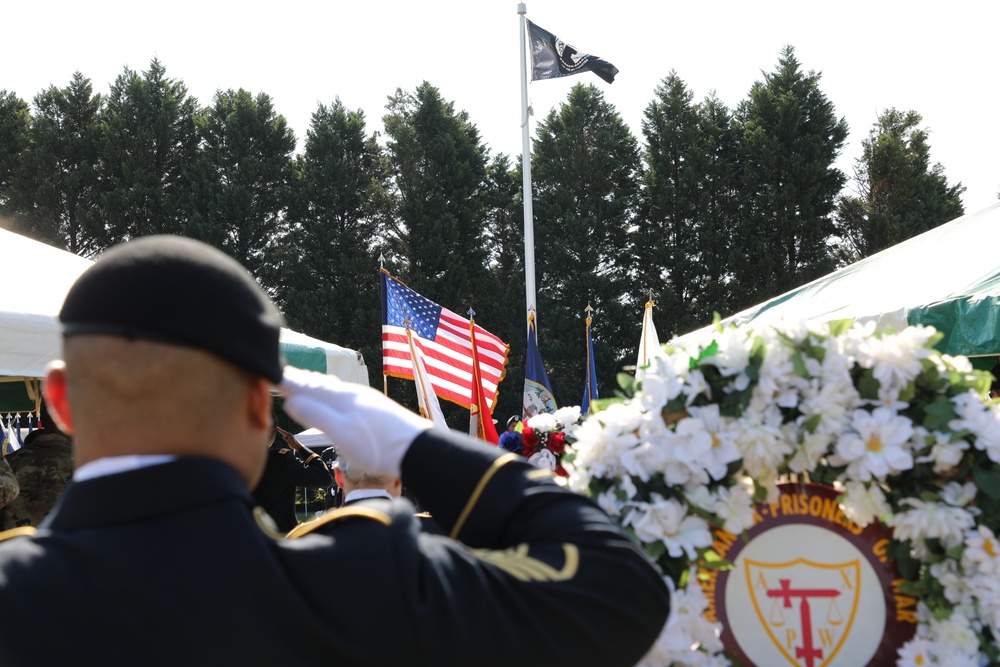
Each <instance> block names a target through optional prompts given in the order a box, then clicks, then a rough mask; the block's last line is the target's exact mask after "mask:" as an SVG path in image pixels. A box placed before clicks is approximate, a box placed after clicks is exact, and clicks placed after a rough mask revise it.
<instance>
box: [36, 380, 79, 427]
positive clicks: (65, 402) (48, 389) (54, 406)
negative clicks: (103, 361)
mask: <svg viewBox="0 0 1000 667" xmlns="http://www.w3.org/2000/svg"><path fill="white" fill-rule="evenodd" d="M42 391H43V393H44V394H45V405H46V407H47V408H48V411H49V416H50V417H52V419H53V420H54V421H55V422H56V426H58V427H59V430H60V431H62V432H63V433H65V434H66V435H70V436H71V435H73V414H72V412H70V407H69V399H68V398H67V391H66V364H64V363H63V362H62V361H53V362H52V363H50V364H49V367H48V369H47V370H46V373H45V384H44V386H43V390H42Z"/></svg>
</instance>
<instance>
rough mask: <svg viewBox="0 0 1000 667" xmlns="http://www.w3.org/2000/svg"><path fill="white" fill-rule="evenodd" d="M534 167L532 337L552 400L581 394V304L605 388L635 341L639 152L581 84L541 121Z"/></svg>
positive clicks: (610, 110) (616, 118)
mask: <svg viewBox="0 0 1000 667" xmlns="http://www.w3.org/2000/svg"><path fill="white" fill-rule="evenodd" d="M537 135H538V138H537V141H536V143H535V151H534V156H533V160H532V180H533V189H534V191H535V195H534V199H533V202H534V205H533V208H534V213H535V215H534V218H535V220H534V230H535V264H536V276H537V292H538V337H539V342H538V344H539V349H540V351H541V353H542V359H543V361H544V362H545V364H546V368H547V370H548V377H549V380H550V381H551V383H552V385H553V386H552V390H553V392H554V393H555V395H556V401H557V403H559V404H560V405H561V404H566V405H576V404H578V403H579V401H580V397H581V396H582V395H583V384H584V377H585V361H584V360H585V358H586V355H585V344H586V324H585V320H586V312H585V308H586V307H587V305H588V304H589V305H591V306H592V307H593V308H594V309H595V312H594V324H593V326H592V329H591V331H592V335H593V340H594V357H595V360H596V362H597V377H598V386H599V387H604V388H605V391H606V390H607V389H608V388H610V387H611V386H616V385H615V384H613V383H614V378H615V374H616V373H617V372H618V371H620V370H621V368H622V366H623V365H624V364H625V363H626V361H627V360H628V359H634V355H635V346H636V345H637V344H638V341H639V334H640V323H641V319H640V318H641V304H640V300H642V299H643V295H642V294H639V293H637V290H636V289H635V277H636V268H635V264H634V244H633V239H632V236H631V234H630V230H631V228H632V227H633V225H634V224H635V217H636V213H637V209H638V205H639V186H640V182H641V178H642V176H641V166H640V160H639V147H638V142H637V141H636V139H635V137H633V136H632V134H631V133H630V131H629V129H628V126H627V125H626V124H625V122H624V121H623V120H622V118H621V116H620V115H619V114H618V112H617V111H616V110H615V109H614V107H613V106H612V105H610V104H609V103H608V102H606V101H605V99H604V96H603V94H602V93H601V92H600V91H599V90H598V89H597V88H596V87H595V86H593V85H582V84H577V85H576V86H574V87H573V88H572V90H571V91H570V93H569V96H568V99H567V101H566V102H565V103H564V104H562V105H561V106H560V107H559V108H558V109H553V110H552V111H551V112H550V113H549V115H548V116H547V117H546V119H545V120H544V121H543V122H541V123H539V126H538V129H537Z"/></svg>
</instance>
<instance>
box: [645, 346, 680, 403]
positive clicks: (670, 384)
mask: <svg viewBox="0 0 1000 667" xmlns="http://www.w3.org/2000/svg"><path fill="white" fill-rule="evenodd" d="M690 360H691V357H690V356H688V355H687V354H683V353H681V352H675V353H674V354H668V353H667V351H666V350H663V349H661V350H660V351H659V352H657V354H656V355H655V356H653V357H651V358H650V360H649V363H650V366H649V368H647V369H646V371H645V373H644V374H643V376H642V381H641V382H640V383H639V392H638V393H637V394H636V397H635V400H637V401H639V403H640V404H641V405H642V406H643V408H644V409H645V410H659V409H660V408H662V407H663V406H664V405H666V404H667V402H668V401H671V400H673V399H675V398H677V397H678V396H680V393H681V390H682V389H683V388H684V376H686V375H687V372H688V369H689V366H690Z"/></svg>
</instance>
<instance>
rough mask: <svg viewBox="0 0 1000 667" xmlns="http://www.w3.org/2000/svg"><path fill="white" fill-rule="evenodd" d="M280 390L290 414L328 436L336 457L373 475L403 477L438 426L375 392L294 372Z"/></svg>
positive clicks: (287, 372) (328, 377)
mask: <svg viewBox="0 0 1000 667" xmlns="http://www.w3.org/2000/svg"><path fill="white" fill-rule="evenodd" d="M281 390H282V392H283V393H284V394H285V396H286V398H285V411H286V412H287V413H288V414H289V415H291V416H292V417H293V418H294V419H295V420H296V421H297V422H299V423H300V424H302V425H303V426H306V427H315V428H318V429H319V430H321V431H323V432H324V433H326V434H327V435H328V436H329V437H330V439H331V441H332V442H333V443H334V444H335V445H336V447H337V452H338V454H339V455H340V456H343V457H344V458H346V459H347V460H348V461H350V462H351V463H354V464H356V465H358V466H360V467H362V468H364V469H365V470H368V471H369V472H372V473H378V474H385V475H392V476H394V477H398V476H399V475H400V466H401V464H402V462H403V456H404V455H405V454H406V450H408V449H409V448H410V443H412V442H413V441H414V439H415V438H416V437H417V436H418V435H420V434H421V433H423V432H424V431H426V430H427V429H429V428H431V427H432V426H433V425H434V424H433V422H431V421H429V420H427V419H424V418H423V417H421V416H420V415H418V414H415V413H413V412H410V411H409V410H407V409H406V408H404V407H403V406H402V405H400V404H399V403H396V402H395V401H394V400H392V399H391V398H389V397H388V396H385V395H383V394H381V393H379V392H378V390H376V389H373V388H371V387H366V386H363V385H359V384H353V383H350V382H344V381H343V380H340V379H338V378H336V377H334V376H332V375H322V374H320V373H314V372H312V371H304V370H301V369H299V368H293V367H291V366H286V367H285V373H284V379H283V380H282V382H281Z"/></svg>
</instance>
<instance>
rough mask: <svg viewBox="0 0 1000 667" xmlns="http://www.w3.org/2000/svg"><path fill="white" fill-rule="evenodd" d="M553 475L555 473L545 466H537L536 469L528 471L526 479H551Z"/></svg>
mask: <svg viewBox="0 0 1000 667" xmlns="http://www.w3.org/2000/svg"><path fill="white" fill-rule="evenodd" d="M555 476H556V475H555V473H554V472H552V471H551V470H549V469H547V468H539V469H538V470H532V471H531V472H529V473H528V479H530V480H536V479H552V478H553V477H555Z"/></svg>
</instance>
